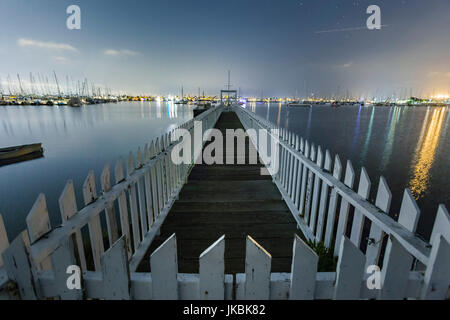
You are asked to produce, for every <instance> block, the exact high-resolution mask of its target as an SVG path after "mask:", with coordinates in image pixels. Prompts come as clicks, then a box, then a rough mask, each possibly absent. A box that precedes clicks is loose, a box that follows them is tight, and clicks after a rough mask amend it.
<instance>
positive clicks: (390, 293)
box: [379, 189, 420, 300]
mask: <svg viewBox="0 0 450 320" xmlns="http://www.w3.org/2000/svg"><path fill="white" fill-rule="evenodd" d="M419 215H420V210H419V207H418V206H417V204H416V202H415V201H414V198H413V197H412V195H411V192H410V191H409V189H405V192H404V194H403V201H402V206H401V208H400V214H399V218H398V223H400V224H401V225H402V226H404V227H405V228H406V229H408V230H409V231H411V232H413V233H414V232H415V231H416V227H417V223H418V221H419ZM412 263H413V257H412V256H411V254H410V253H409V252H408V251H406V249H405V248H404V247H403V246H402V245H401V244H400V243H399V242H398V241H397V239H395V238H394V237H393V236H390V237H389V240H388V243H387V246H386V252H385V254H384V262H383V269H382V272H381V291H380V295H379V298H380V299H386V300H393V299H403V298H405V294H406V289H407V287H408V281H409V273H410V270H411V266H412Z"/></svg>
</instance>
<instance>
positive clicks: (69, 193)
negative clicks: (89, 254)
mask: <svg viewBox="0 0 450 320" xmlns="http://www.w3.org/2000/svg"><path fill="white" fill-rule="evenodd" d="M58 202H59V211H60V212H61V220H62V223H63V224H64V223H65V222H66V221H68V220H70V218H72V217H73V216H74V215H76V214H77V212H78V208H77V200H76V198H75V190H74V187H73V181H72V180H69V181H67V183H66V186H65V187H64V190H63V192H62V193H61V196H60V197H59V200H58ZM74 236H75V241H76V244H77V251H78V258H79V259H80V267H81V270H83V272H84V271H87V267H86V256H85V253H84V244H83V238H82V236H81V230H80V229H77V230H75V231H74Z"/></svg>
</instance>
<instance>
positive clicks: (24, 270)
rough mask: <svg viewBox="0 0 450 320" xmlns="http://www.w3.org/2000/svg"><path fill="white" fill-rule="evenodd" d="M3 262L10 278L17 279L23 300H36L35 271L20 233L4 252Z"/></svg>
mask: <svg viewBox="0 0 450 320" xmlns="http://www.w3.org/2000/svg"><path fill="white" fill-rule="evenodd" d="M3 263H4V266H5V269H6V272H7V274H8V277H9V279H11V280H13V281H15V282H16V283H17V286H18V288H19V295H20V298H21V299H22V300H36V299H37V293H36V288H35V284H34V281H33V273H32V270H31V266H30V261H29V258H28V253H27V250H26V247H25V243H24V240H23V237H22V235H21V234H20V235H18V236H17V237H16V239H14V240H13V242H12V243H11V245H10V246H9V247H8V248H7V249H6V250H5V252H4V253H3Z"/></svg>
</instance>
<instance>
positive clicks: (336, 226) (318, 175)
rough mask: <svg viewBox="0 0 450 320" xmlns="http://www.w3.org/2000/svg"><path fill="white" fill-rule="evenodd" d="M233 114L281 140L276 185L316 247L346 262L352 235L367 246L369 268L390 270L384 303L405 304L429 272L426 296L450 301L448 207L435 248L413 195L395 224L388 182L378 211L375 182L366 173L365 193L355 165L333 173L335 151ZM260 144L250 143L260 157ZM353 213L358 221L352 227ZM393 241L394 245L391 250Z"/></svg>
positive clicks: (407, 195)
mask: <svg viewBox="0 0 450 320" xmlns="http://www.w3.org/2000/svg"><path fill="white" fill-rule="evenodd" d="M233 109H234V111H235V112H236V113H237V114H238V117H239V119H240V120H241V122H242V123H243V125H244V127H245V129H247V130H248V129H255V130H260V129H265V130H267V132H268V133H269V134H270V137H271V138H273V139H276V140H278V142H279V143H278V145H279V150H277V152H278V155H279V170H278V172H277V173H276V174H274V175H273V180H274V183H275V184H276V185H277V187H278V189H279V190H280V192H281V194H282V196H283V199H284V200H285V202H286V203H287V205H288V206H289V209H290V211H291V212H292V214H293V216H294V217H295V219H296V221H297V223H298V227H299V228H300V229H301V230H302V232H303V234H304V235H305V236H306V237H307V238H308V239H309V240H311V241H316V242H321V241H323V242H324V244H325V246H326V247H328V248H331V249H333V250H334V255H335V256H339V255H340V254H342V247H341V244H342V243H341V242H342V241H343V239H344V237H343V236H344V235H349V241H351V242H352V243H353V244H354V245H355V247H356V248H358V250H360V248H363V247H364V246H365V247H366V250H365V253H364V255H365V258H364V265H365V268H366V269H367V267H369V266H372V265H374V266H382V283H383V288H384V290H383V293H382V295H381V296H380V298H394V297H398V296H401V294H400V293H399V291H404V289H405V288H406V286H405V285H406V283H407V282H408V281H409V280H408V279H409V277H410V273H409V271H410V270H412V269H414V270H419V269H424V274H425V279H424V283H425V286H426V287H427V288H428V289H424V290H429V291H430V292H429V293H428V294H430V295H433V296H434V297H436V298H445V297H446V296H447V291H448V287H449V285H450V268H449V266H450V250H449V248H450V247H449V242H450V216H449V214H448V211H447V209H446V208H445V206H444V205H442V204H441V205H440V206H439V209H438V211H437V216H436V220H435V224H434V227H433V231H432V235H431V239H430V242H429V243H428V242H425V241H424V240H422V239H421V238H420V237H418V236H417V235H416V234H415V231H416V227H417V222H418V220H419V215H420V209H419V208H418V206H417V204H416V202H415V200H414V199H413V197H412V195H411V192H410V191H409V190H408V189H406V190H405V192H404V195H403V200H402V205H401V209H400V212H399V215H398V221H395V220H394V219H392V218H391V217H390V216H389V215H388V213H389V209H390V204H391V198H392V195H391V192H390V189H389V186H388V184H387V182H386V180H385V179H384V177H381V178H380V182H379V185H378V191H377V196H376V200H375V204H372V203H370V202H369V201H368V200H367V199H368V196H369V192H370V187H371V181H370V179H369V176H368V174H367V172H366V170H365V169H364V168H362V170H361V175H360V181H359V184H358V188H357V190H354V188H355V183H354V182H355V181H354V180H355V171H354V169H353V166H352V164H351V162H350V161H347V164H346V168H345V175H344V172H343V165H342V163H341V160H340V157H339V155H336V156H335V160H334V165H332V163H333V161H332V158H331V155H330V152H329V151H328V150H326V151H325V152H323V150H322V148H321V147H320V146H318V147H316V146H314V144H312V143H310V142H308V141H306V140H304V139H303V138H300V137H299V136H298V135H295V134H292V133H291V132H289V131H287V130H284V129H282V128H279V127H277V126H275V125H274V124H272V123H270V122H268V121H266V120H265V119H263V118H261V117H259V116H257V115H255V114H254V113H253V112H251V111H249V110H247V109H245V108H242V107H239V106H234V107H233ZM256 137H257V135H250V138H251V139H252V141H253V144H254V145H255V146H256V147H257V148H258V149H259V147H258V146H259V143H258V139H257V138H256ZM268 159H270V155H268ZM266 165H269V164H267V163H266ZM342 176H344V179H343V181H342ZM351 207H353V210H354V214H353V221H352V224H351V225H350V224H349V212H350V208H351ZM366 221H370V223H367V222H366ZM365 223H366V225H370V231H369V234H368V237H367V239H363V237H362V235H363V227H364V225H365ZM385 237H387V238H388V239H387V244H386V245H385V246H384V247H383V240H384V238H385ZM363 241H364V243H363ZM382 250H384V251H383V252H384V257H383V259H382V258H381V253H382ZM361 252H362V251H361ZM340 258H341V257H340ZM381 260H382V261H381ZM438 274H440V276H438ZM438 277H439V280H438ZM431 279H434V280H431ZM430 281H431V282H430ZM425 296H426V294H425V295H424V296H423V297H425Z"/></svg>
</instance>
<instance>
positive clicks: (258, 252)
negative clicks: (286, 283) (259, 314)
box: [244, 236, 272, 300]
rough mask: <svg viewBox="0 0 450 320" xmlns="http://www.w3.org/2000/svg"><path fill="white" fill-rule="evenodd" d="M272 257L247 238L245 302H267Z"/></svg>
mask: <svg viewBox="0 0 450 320" xmlns="http://www.w3.org/2000/svg"><path fill="white" fill-rule="evenodd" d="M271 263H272V257H271V255H270V253H268V252H267V251H266V250H265V249H264V248H263V247H261V245H260V244H258V243H257V242H256V241H255V240H253V239H252V238H251V237H250V236H247V241H246V251H245V297H244V299H246V300H268V299H269V297H270V269H271Z"/></svg>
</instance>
